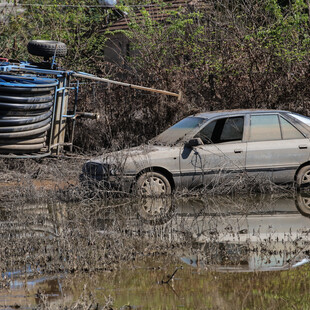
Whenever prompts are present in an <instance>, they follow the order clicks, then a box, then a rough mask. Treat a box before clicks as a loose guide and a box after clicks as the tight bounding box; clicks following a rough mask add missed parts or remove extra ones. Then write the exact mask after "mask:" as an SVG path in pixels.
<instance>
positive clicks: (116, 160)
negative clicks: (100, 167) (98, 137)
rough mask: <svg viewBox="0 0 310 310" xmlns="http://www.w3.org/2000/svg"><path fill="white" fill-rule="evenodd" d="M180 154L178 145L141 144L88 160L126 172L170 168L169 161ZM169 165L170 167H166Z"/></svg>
mask: <svg viewBox="0 0 310 310" xmlns="http://www.w3.org/2000/svg"><path fill="white" fill-rule="evenodd" d="M179 155H180V147H178V146H159V145H149V144H147V145H141V146H138V147H133V148H128V149H124V150H121V151H117V152H110V153H106V154H103V155H102V156H99V157H96V158H94V159H91V160H89V161H88V162H92V163H97V164H106V165H109V166H113V167H117V169H123V170H124V171H125V172H129V173H136V172H137V171H140V170H143V169H144V168H147V167H154V166H160V167H163V168H166V169H169V170H170V165H169V161H170V160H171V159H172V158H173V160H174V161H175V160H176V159H177V158H178V157H179ZM166 165H168V167H165V166H166Z"/></svg>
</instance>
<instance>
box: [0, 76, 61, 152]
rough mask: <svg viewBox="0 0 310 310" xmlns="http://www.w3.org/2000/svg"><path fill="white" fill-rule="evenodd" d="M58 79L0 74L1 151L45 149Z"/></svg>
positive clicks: (35, 150) (39, 150)
mask: <svg viewBox="0 0 310 310" xmlns="http://www.w3.org/2000/svg"><path fill="white" fill-rule="evenodd" d="M57 84H58V81H57V80H54V79H48V78H38V77H30V76H15V75H1V74H0V154H8V153H9V154H21V153H25V154H29V153H35V152H42V150H43V149H45V148H46V146H47V143H48V141H47V140H48V135H49V130H50V128H51V120H52V114H53V106H54V101H55V87H56V85H57Z"/></svg>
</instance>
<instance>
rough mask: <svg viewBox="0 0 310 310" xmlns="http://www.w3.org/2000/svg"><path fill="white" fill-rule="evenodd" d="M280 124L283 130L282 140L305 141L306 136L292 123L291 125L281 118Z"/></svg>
mask: <svg viewBox="0 0 310 310" xmlns="http://www.w3.org/2000/svg"><path fill="white" fill-rule="evenodd" d="M280 124H281V130H282V138H283V139H285V140H288V139H303V138H305V137H304V135H303V134H302V133H301V132H300V131H299V130H298V129H296V128H295V127H294V126H293V125H292V124H291V123H289V122H288V121H287V120H286V119H284V118H283V117H282V116H280Z"/></svg>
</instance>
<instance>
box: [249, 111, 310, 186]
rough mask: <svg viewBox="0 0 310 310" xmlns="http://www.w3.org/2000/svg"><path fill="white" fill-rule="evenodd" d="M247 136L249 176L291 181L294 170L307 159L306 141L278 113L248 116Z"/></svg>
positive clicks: (307, 145) (307, 142)
mask: <svg viewBox="0 0 310 310" xmlns="http://www.w3.org/2000/svg"><path fill="white" fill-rule="evenodd" d="M247 135H248V137H247V138H248V142H247V152H246V171H247V173H248V174H249V175H250V176H254V177H260V178H263V179H267V180H271V181H273V182H277V183H282V182H292V181H294V175H295V172H296V170H297V168H298V167H299V166H300V165H301V164H302V163H304V162H306V161H307V160H308V159H309V149H310V143H309V139H308V138H306V137H305V136H304V135H303V134H302V133H301V132H300V131H299V130H298V129H297V128H296V127H295V126H293V125H292V124H291V123H290V122H289V121H288V120H287V119H285V118H284V117H283V116H281V115H280V114H278V113H274V114H270V113H268V114H267V113H261V114H260V113H253V114H251V115H250V124H249V131H248V133H247Z"/></svg>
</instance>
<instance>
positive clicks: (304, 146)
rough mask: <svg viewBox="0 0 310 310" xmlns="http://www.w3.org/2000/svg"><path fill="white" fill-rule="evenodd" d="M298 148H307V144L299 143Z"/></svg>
mask: <svg viewBox="0 0 310 310" xmlns="http://www.w3.org/2000/svg"><path fill="white" fill-rule="evenodd" d="M299 148H300V149H301V150H304V149H307V148H308V146H307V145H304V144H302V145H299Z"/></svg>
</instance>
